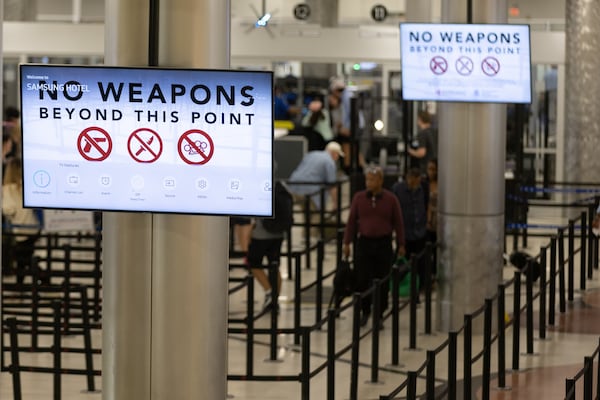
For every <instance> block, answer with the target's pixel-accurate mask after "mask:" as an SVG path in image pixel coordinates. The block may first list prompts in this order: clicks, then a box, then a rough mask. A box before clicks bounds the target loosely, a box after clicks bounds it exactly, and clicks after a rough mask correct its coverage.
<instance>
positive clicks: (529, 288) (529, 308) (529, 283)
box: [525, 261, 533, 354]
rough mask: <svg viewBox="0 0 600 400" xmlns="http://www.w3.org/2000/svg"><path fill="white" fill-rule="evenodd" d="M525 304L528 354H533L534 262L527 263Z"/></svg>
mask: <svg viewBox="0 0 600 400" xmlns="http://www.w3.org/2000/svg"><path fill="white" fill-rule="evenodd" d="M525 278H526V279H525V286H526V288H525V289H526V290H525V299H526V300H525V301H526V302H527V303H526V304H525V306H526V307H525V309H526V318H527V321H526V324H527V332H526V337H527V354H533V262H532V261H530V262H529V263H528V265H527V271H526V274H525Z"/></svg>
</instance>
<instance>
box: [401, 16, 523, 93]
mask: <svg viewBox="0 0 600 400" xmlns="http://www.w3.org/2000/svg"><path fill="white" fill-rule="evenodd" d="M400 56H401V69H402V71H401V73H402V97H403V99H404V100H432V101H452V102H486V103H531V55H530V40H529V26H528V25H512V24H433V23H430V24H428V23H402V24H400Z"/></svg>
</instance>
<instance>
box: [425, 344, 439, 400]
mask: <svg viewBox="0 0 600 400" xmlns="http://www.w3.org/2000/svg"><path fill="white" fill-rule="evenodd" d="M435 356H436V354H435V350H427V377H426V389H425V395H426V399H427V400H435Z"/></svg>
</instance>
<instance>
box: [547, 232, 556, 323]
mask: <svg viewBox="0 0 600 400" xmlns="http://www.w3.org/2000/svg"><path fill="white" fill-rule="evenodd" d="M548 302H549V305H548V324H549V325H550V326H554V321H555V318H556V237H555V236H553V237H552V238H551V239H550V293H549V296H548Z"/></svg>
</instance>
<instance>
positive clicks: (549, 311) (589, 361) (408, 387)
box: [379, 212, 600, 400]
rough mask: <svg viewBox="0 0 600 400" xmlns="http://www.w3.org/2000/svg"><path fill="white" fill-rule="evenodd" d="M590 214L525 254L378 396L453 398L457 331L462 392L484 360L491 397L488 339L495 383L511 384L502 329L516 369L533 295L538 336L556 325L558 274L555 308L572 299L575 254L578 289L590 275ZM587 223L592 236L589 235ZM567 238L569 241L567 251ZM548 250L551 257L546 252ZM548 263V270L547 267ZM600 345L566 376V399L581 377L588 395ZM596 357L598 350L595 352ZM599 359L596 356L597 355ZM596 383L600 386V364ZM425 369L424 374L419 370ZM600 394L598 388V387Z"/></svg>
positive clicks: (529, 327) (384, 399)
mask: <svg viewBox="0 0 600 400" xmlns="http://www.w3.org/2000/svg"><path fill="white" fill-rule="evenodd" d="M588 217H589V215H587V213H586V212H582V213H581V215H580V216H579V217H578V218H576V219H573V220H570V221H569V224H568V225H567V226H563V227H561V228H560V229H559V230H558V231H557V232H556V234H555V235H553V237H552V238H551V240H550V243H549V244H547V245H546V246H543V247H542V248H541V249H540V253H539V254H538V255H537V256H536V257H534V258H532V259H530V260H529V262H528V265H527V266H526V267H525V268H524V270H521V271H515V273H514V277H513V278H512V279H510V280H508V281H506V282H503V283H502V284H500V285H499V286H498V291H497V293H496V294H495V295H494V296H493V297H491V298H488V299H486V300H485V303H484V304H483V305H482V306H481V307H480V308H479V309H477V310H476V311H474V312H473V313H470V314H466V315H465V316H464V324H463V325H462V326H461V328H460V329H458V330H456V331H452V332H449V333H448V338H447V339H446V340H445V341H444V342H443V343H442V344H441V345H440V346H438V347H437V348H436V349H434V350H428V351H427V358H426V360H425V361H424V362H423V363H422V364H421V365H420V366H419V367H418V368H416V369H415V370H410V371H408V374H407V378H406V379H404V380H403V381H402V382H401V383H400V384H399V385H398V386H397V387H396V388H395V389H394V390H392V391H391V392H390V393H388V394H386V395H381V396H380V397H379V399H380V400H391V399H395V398H397V396H398V395H400V394H402V393H404V395H405V398H406V399H408V400H415V399H417V398H425V399H427V400H430V399H431V400H432V399H438V398H445V399H450V400H454V399H456V398H457V366H458V357H459V355H458V352H457V348H458V346H457V344H458V336H459V335H460V334H462V335H463V362H462V365H463V368H464V371H463V393H464V395H465V398H475V397H476V394H475V391H476V389H477V388H474V387H473V384H472V380H473V371H472V365H473V364H475V363H476V362H478V361H479V360H482V365H483V367H482V374H481V380H482V383H481V388H480V389H479V396H481V398H482V399H484V400H485V399H489V398H490V391H491V374H490V371H491V355H492V350H493V349H492V345H494V344H495V346H496V352H497V353H496V362H497V378H496V379H497V388H499V389H504V390H509V389H510V388H509V387H507V386H506V358H507V357H506V353H507V349H506V330H507V329H508V328H509V327H512V370H513V371H518V370H519V368H520V362H519V361H520V358H521V357H522V356H523V355H522V354H521V343H520V339H521V318H522V315H523V314H525V330H526V336H525V337H526V343H525V352H526V353H525V355H526V356H530V355H532V354H534V336H535V334H534V318H535V312H534V307H533V305H534V301H538V309H539V310H538V314H537V317H538V334H539V339H540V340H544V339H546V326H547V325H550V326H554V324H555V313H556V291H557V285H556V281H557V280H558V295H559V312H560V313H561V314H562V313H565V312H566V311H567V309H566V303H567V300H568V301H573V292H574V285H575V279H574V275H575V274H574V265H575V261H576V260H577V257H578V256H579V261H580V265H581V273H580V275H581V276H582V278H581V280H580V289H581V290H585V280H586V278H587V279H591V278H592V277H593V270H594V269H597V268H598V247H592V248H591V249H592V250H590V247H588V246H589V245H590V240H592V241H593V242H595V243H596V244H597V242H598V240H597V238H593V239H592V238H591V237H590V236H592V235H591V225H588V224H587V221H588V219H589V218H588ZM578 223H579V224H580V226H581V232H582V233H581V234H580V235H579V236H578V235H576V233H575V227H576V226H577V225H576V224H578ZM588 229H589V230H590V232H589V233H590V236H587V233H588ZM576 237H580V238H581V241H580V246H579V247H575V238H576ZM565 241H566V242H567V246H566V254H565ZM548 255H549V257H548ZM534 262H539V264H540V277H539V290H538V291H537V292H535V293H534V287H533V286H534V277H533V274H534V272H533V265H534V264H533V263H534ZM548 268H549V275H548V276H546V275H547V272H546V271H547V269H548ZM523 274H524V276H525V285H526V287H525V304H524V305H522V303H521V300H522V299H521V297H522V293H521V281H522V279H523ZM510 288H512V290H513V292H514V296H513V307H512V308H513V309H512V316H511V317H510V319H509V318H508V317H509V316H508V314H507V313H506V311H505V300H506V291H507V290H508V289H510ZM494 311H495V318H496V324H497V327H498V330H497V333H496V334H493V333H492V321H493V319H494ZM482 314H483V321H481V322H478V323H482V324H483V344H482V347H481V349H480V350H479V352H478V353H477V354H475V355H473V354H472V353H473V334H472V331H473V324H474V323H475V320H476V319H478V318H480V316H481V315H482ZM442 351H446V352H447V363H448V374H447V376H446V377H444V378H445V380H446V382H445V385H443V386H440V387H436V383H438V382H439V381H440V379H441V377H439V376H437V375H436V372H435V365H436V363H437V362H438V361H437V359H438V357H439V354H440V353H441V352H442ZM599 352H600V345H599V347H598V348H596V350H595V351H594V354H593V355H592V356H591V357H586V358H585V360H584V367H583V369H582V370H580V371H579V372H578V373H577V374H576V375H575V378H572V379H571V378H569V379H567V380H566V399H575V382H576V381H577V380H578V379H580V378H581V376H583V377H584V397H583V398H584V399H592V387H593V386H592V382H593V357H596V356H598V354H599ZM599 357H600V356H599ZM598 361H599V362H600V358H599V360H598ZM598 372H599V375H598V376H599V378H598V382H597V387H599V388H600V370H598ZM423 373H425V375H424V376H423ZM417 379H425V381H426V384H425V391H424V393H419V392H418V391H417ZM597 396H600V390H599V391H598V393H597Z"/></svg>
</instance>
